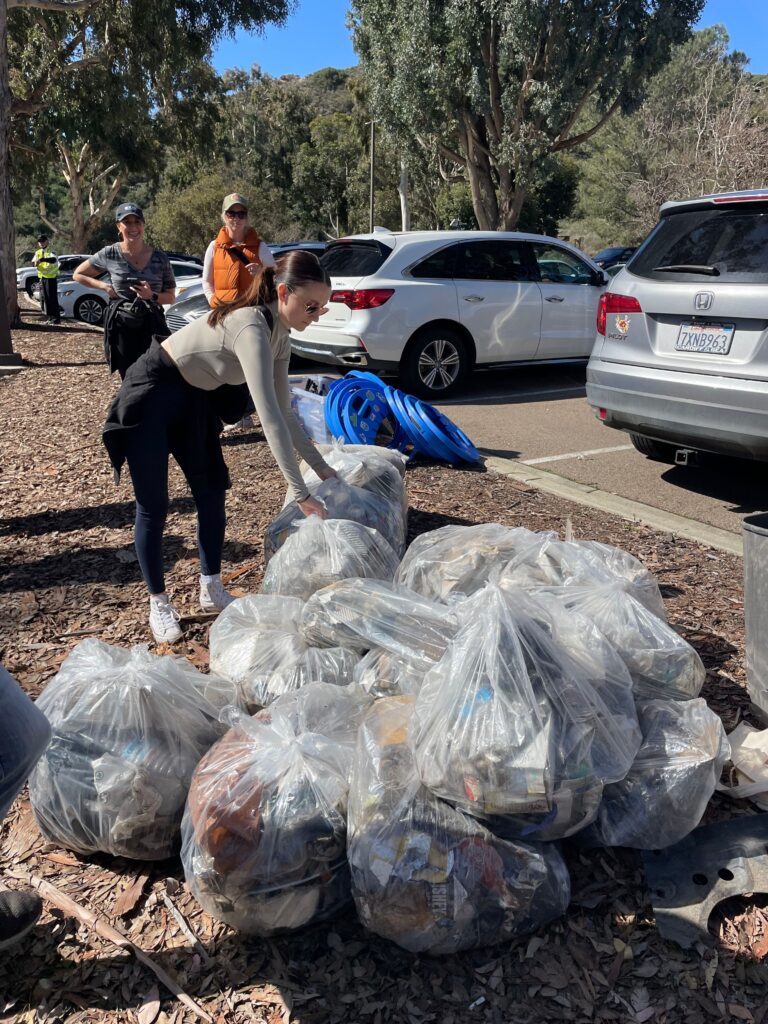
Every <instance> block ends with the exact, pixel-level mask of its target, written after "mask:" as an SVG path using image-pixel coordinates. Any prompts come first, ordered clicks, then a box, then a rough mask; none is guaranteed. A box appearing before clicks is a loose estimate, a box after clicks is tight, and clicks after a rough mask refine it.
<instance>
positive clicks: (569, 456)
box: [520, 444, 634, 466]
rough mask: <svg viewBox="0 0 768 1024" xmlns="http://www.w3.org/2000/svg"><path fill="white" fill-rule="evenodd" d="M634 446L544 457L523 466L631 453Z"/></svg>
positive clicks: (624, 445) (626, 445)
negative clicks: (610, 453) (588, 456)
mask: <svg viewBox="0 0 768 1024" xmlns="http://www.w3.org/2000/svg"><path fill="white" fill-rule="evenodd" d="M633 448H634V445H631V444H618V445H615V446H614V447H613V448H588V449H587V450H586V451H583V452H565V453H564V454H563V455H544V456H543V457H542V458H540V459H521V460H520V462H521V464H522V465H523V466H538V465H540V464H541V463H542V462H561V461H562V460H563V459H582V458H583V457H584V456H585V455H605V454H606V452H629V451H632V449H633Z"/></svg>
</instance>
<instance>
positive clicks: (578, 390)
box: [436, 384, 586, 405]
mask: <svg viewBox="0 0 768 1024" xmlns="http://www.w3.org/2000/svg"><path fill="white" fill-rule="evenodd" d="M585 392H586V388H585V387H584V385H583V384H577V385H574V387H570V388H546V389H545V390H543V391H511V392H510V393H509V394H506V395H471V396H470V397H469V398H446V399H445V400H444V401H438V402H437V403H436V404H437V405H474V404H475V403H477V402H497V401H499V400H500V399H504V398H541V396H542V395H583V394H585Z"/></svg>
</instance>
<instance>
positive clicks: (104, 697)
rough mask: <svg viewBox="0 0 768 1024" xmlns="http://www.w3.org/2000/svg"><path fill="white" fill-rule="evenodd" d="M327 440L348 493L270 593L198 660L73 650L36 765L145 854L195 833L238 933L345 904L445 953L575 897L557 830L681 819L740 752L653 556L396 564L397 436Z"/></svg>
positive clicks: (70, 840)
mask: <svg viewBox="0 0 768 1024" xmlns="http://www.w3.org/2000/svg"><path fill="white" fill-rule="evenodd" d="M327 458H328V461H329V462H330V463H331V464H332V465H333V466H334V468H335V469H336V470H337V472H338V474H339V477H338V479H336V478H334V479H331V480H328V481H325V482H324V483H320V482H319V481H318V480H317V479H316V478H315V479H314V480H312V479H311V472H310V471H309V470H308V469H307V470H305V474H306V478H307V480H308V484H309V486H310V487H311V488H312V489H313V493H315V494H316V495H318V496H321V497H322V496H325V498H327V499H328V502H327V503H328V505H329V508H331V507H335V508H336V511H337V512H338V515H337V516H335V517H334V516H332V517H331V518H329V519H328V520H325V521H320V520H319V519H318V518H317V517H310V518H309V519H307V520H304V519H303V517H301V516H298V517H297V516H296V509H295V508H293V509H292V508H291V506H290V505H289V506H286V508H285V509H284V510H283V512H282V513H281V514H280V516H278V517H277V519H276V520H275V521H274V522H273V524H272V525H271V526H270V528H269V530H268V531H267V533H268V539H269V543H268V544H267V548H268V550H269V551H270V554H271V559H270V561H269V564H268V566H267V572H266V575H265V579H264V586H263V591H264V592H263V593H260V594H254V595H251V596H249V597H244V598H239V599H237V600H235V601H234V602H233V603H232V604H231V605H229V607H227V608H226V609H225V610H224V611H223V612H222V613H221V614H220V615H219V616H218V618H217V620H216V621H215V623H214V624H213V625H212V627H211V630H210V666H211V674H210V675H209V676H203V675H201V674H200V673H198V672H196V671H195V670H194V669H193V668H192V667H191V666H189V665H188V664H187V663H186V662H185V661H183V659H175V658H167V657H166V658H158V657H156V656H153V655H150V654H149V653H148V652H147V651H146V649H141V648H137V649H135V650H134V651H130V652H129V651H121V650H117V649H115V648H110V647H108V645H106V644H101V643H99V642H98V641H85V642H83V643H82V644H81V645H80V646H79V647H78V648H77V649H76V650H75V651H74V652H73V653H72V654H71V655H70V657H69V658H68V659H67V660H66V661H65V662H64V664H63V665H62V667H61V670H60V672H59V674H58V676H57V677H56V678H55V679H54V680H53V681H52V683H51V684H50V685H49V687H48V688H47V689H46V691H45V693H44V694H43V697H42V698H41V700H40V706H41V708H42V709H43V710H44V711H45V713H46V714H47V715H48V716H49V718H50V719H51V723H52V726H53V735H54V739H53V742H52V744H51V747H50V748H49V750H48V752H47V754H46V755H45V756H44V757H43V759H42V760H41V762H40V763H39V765H38V767H37V768H36V769H35V772H34V774H33V777H32V780H31V783H30V789H31V797H32V805H33V810H34V813H35V816H36V818H37V820H38V822H39V823H40V827H41V830H42V831H43V832H44V834H45V835H46V836H47V837H48V838H50V839H53V840H55V841H57V842H60V843H61V844H62V845H64V846H67V847H69V848H70V849H73V850H77V851H79V852H91V851H95V850H103V851H106V852H110V853H116V854H121V855H123V856H129V857H135V858H139V859H151V858H160V857H165V856H168V855H169V854H171V853H173V852H174V851H175V850H176V849H178V844H179V839H180V831H181V832H182V833H183V849H182V859H183V864H184V870H185V874H186V877H187V880H188V883H189V885H190V887H191V889H192V891H193V892H194V894H195V895H196V897H197V898H198V900H199V901H200V903H201V904H202V905H203V906H204V907H205V908H206V909H207V910H208V911H209V912H210V913H211V914H213V915H215V916H216V917H218V918H219V919H220V920H222V921H225V922H227V923H228V924H230V925H232V926H233V927H235V928H237V929H239V930H241V931H243V932H248V933H251V934H255V935H260V936H269V935H272V934H274V933H275V932H278V931H285V930H294V929H298V928H302V927H305V926H307V925H309V924H311V923H313V922H317V921H322V920H325V919H327V918H330V917H331V916H332V915H334V914H335V913H337V912H338V911H339V910H340V909H341V908H342V907H343V906H345V905H346V904H347V903H348V902H349V901H350V900H354V905H355V907H356V909H357V912H358V915H359V917H360V920H361V921H362V922H363V924H364V925H365V926H366V927H367V928H369V929H370V930H372V931H374V932H376V933H377V934H379V935H382V936H384V937H386V938H388V939H390V940H391V941H393V942H395V943H397V944H398V945H400V946H402V947H403V948H404V949H407V950H411V951H413V952H418V953H427V954H433V955H438V954H445V953H453V952H457V951H459V950H464V949H471V948H476V947H479V946H483V945H488V944H492V943H498V942H504V941H508V940H509V939H511V938H513V937H515V936H519V935H522V934H525V933H526V932H529V931H531V930H534V929H536V928H538V927H540V926H542V925H544V924H546V923H547V922H548V921H551V920H552V919H553V918H555V917H557V916H559V915H561V914H562V913H563V912H564V911H565V909H566V907H567V905H568V901H569V898H570V881H569V876H568V871H567V868H566V866H565V862H564V860H563V857H562V852H561V841H562V840H564V839H568V838H570V837H575V838H576V840H577V841H578V843H579V844H580V846H581V847H582V848H588V847H599V846H607V845H610V846H613V845H620V846H627V847H634V848H637V849H661V848H664V847H665V846H669V845H671V844H673V843H675V842H677V841H678V840H680V839H681V838H683V837H684V836H685V835H687V834H688V833H689V832H690V831H692V830H693V829H694V828H695V827H696V826H697V825H698V824H699V822H700V820H701V817H702V815H703V813H704V809H705V807H706V805H707V802H708V801H709V799H710V798H711V796H712V793H713V792H714V789H715V787H716V785H717V783H718V780H719V776H720V773H721V770H722V767H723V765H724V763H725V761H726V759H727V758H728V756H729V746H728V742H727V740H726V737H725V733H724V730H723V727H722V724H721V722H720V720H719V718H718V717H717V715H715V714H714V713H713V712H712V711H710V710H709V708H708V707H707V705H706V703H705V702H704V701H703V700H702V699H701V698H700V697H699V693H700V691H701V687H702V684H703V681H704V667H703V665H702V663H701V660H700V659H699V657H698V655H697V654H696V652H695V650H694V649H693V648H692V647H691V646H690V644H688V643H687V642H686V641H685V640H684V639H683V638H682V637H681V636H680V635H679V634H678V633H677V632H676V631H675V630H674V629H673V628H672V627H671V626H670V625H669V623H668V622H667V619H666V615H665V612H664V605H663V601H662V597H661V593H660V591H659V588H658V585H657V583H656V580H655V579H654V577H653V576H652V574H651V573H649V572H648V571H647V570H646V569H645V567H644V566H643V565H642V563H641V562H639V561H638V560H637V559H636V558H634V557H633V556H632V555H630V554H628V553H627V552H625V551H622V550H620V549H619V548H615V547H612V546H610V545H606V544H600V543H597V542H592V541H563V540H560V539H559V538H558V537H557V536H556V535H555V534H553V533H535V532H533V531H530V530H527V529H523V528H508V527H503V526H500V525H498V524H493V523H490V524H482V525H479V526H469V527H460V526H450V527H445V528H443V529H440V530H436V531H433V532H431V533H427V534H423V535H421V536H420V537H418V538H417V539H416V540H415V541H414V542H413V544H412V545H411V547H410V548H409V550H408V551H407V553H406V554H405V557H403V558H402V559H401V560H400V556H401V553H402V546H403V544H404V538H405V522H406V516H405V501H404V495H405V491H404V486H403V461H402V459H401V457H400V456H399V455H398V454H397V453H394V452H389V453H386V454H381V453H380V451H378V450H377V451H375V452H366V451H363V452H359V451H356V450H351V449H350V448H343V447H339V446H337V447H335V448H333V449H332V450H331V451H330V452H329V453H328V455H327ZM334 496H335V497H334ZM336 498H338V499H339V500H338V505H336V506H334V502H335V501H336ZM366 509H367V510H368V511H366ZM369 512H370V515H369ZM185 666H186V667H185ZM187 794H188V796H187ZM185 800H186V811H185V812H184V822H183V826H181V817H182V810H183V808H184V803H185Z"/></svg>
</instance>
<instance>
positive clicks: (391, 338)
mask: <svg viewBox="0 0 768 1024" xmlns="http://www.w3.org/2000/svg"><path fill="white" fill-rule="evenodd" d="M322 263H323V266H324V267H325V268H326V270H327V271H328V273H329V274H330V276H331V283H332V292H331V298H330V304H329V307H328V311H327V312H326V313H324V314H323V315H322V316H321V317H320V319H319V320H318V321H317V322H316V323H314V324H311V325H310V326H309V327H308V328H306V330H304V331H303V332H302V333H301V334H295V335H292V337H291V346H292V349H293V351H294V352H295V353H296V354H297V355H299V356H303V357H305V358H307V359H313V360H316V361H320V362H324V363H335V364H338V365H340V366H345V367H347V368H350V369H352V368H358V369H362V368H366V369H372V370H381V371H396V372H397V373H399V376H400V380H401V382H402V384H403V387H404V388H405V390H407V391H409V392H411V393H413V394H419V395H424V396H426V397H429V398H432V399H439V398H443V397H446V396H448V395H450V394H452V393H454V392H455V391H456V390H458V388H460V387H461V385H462V384H463V382H464V381H465V380H466V378H467V376H468V375H469V373H470V372H471V371H472V370H473V369H474V368H476V367H477V368H480V367H490V366H508V365H511V364H523V363H531V362H585V361H586V360H587V358H588V357H589V353H590V351H591V349H592V344H593V342H594V319H593V318H594V317H595V315H596V313H597V304H598V300H599V298H600V295H601V293H602V291H603V289H604V288H605V285H606V282H607V278H606V276H605V274H604V273H603V271H602V270H601V269H600V268H599V267H597V266H596V265H595V263H594V262H593V261H592V260H590V259H589V257H588V256H585V255H584V253H582V252H580V251H579V250H578V249H577V248H576V247H575V246H573V245H570V244H569V243H568V242H562V241H559V240H557V239H554V238H549V237H547V236H545V235H530V234H522V233H519V232H499V231H412V232H391V231H387V230H384V229H376V230H375V231H374V232H373V233H370V234H363V235H353V236H351V237H349V238H340V239H337V240H336V241H333V242H330V243H329V244H328V248H327V249H326V251H325V254H324V255H323V257H322Z"/></svg>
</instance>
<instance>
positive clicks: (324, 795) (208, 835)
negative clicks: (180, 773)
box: [181, 683, 371, 936]
mask: <svg viewBox="0 0 768 1024" xmlns="http://www.w3.org/2000/svg"><path fill="white" fill-rule="evenodd" d="M370 703H371V699H370V698H369V697H367V696H366V695H365V694H364V693H363V692H362V691H361V690H359V689H358V688H357V687H347V688H343V687H337V686H332V685H330V684H328V683H309V684H308V685H307V686H305V687H304V688H303V689H301V690H297V691H294V692H293V693H288V694H285V695H284V696H282V697H279V698H278V699H277V700H276V701H275V702H274V703H273V704H272V705H271V706H270V707H269V708H268V709H267V710H265V711H262V712H260V713H259V714H258V715H256V716H254V717H253V718H249V717H248V716H247V715H243V714H242V713H237V712H235V713H234V714H232V715H231V716H230V720H231V722H232V728H230V730H229V731H228V732H227V733H226V735H225V736H224V737H223V738H222V739H221V740H219V742H218V743H217V744H216V745H215V746H214V747H213V748H212V749H211V750H210V751H209V752H208V753H207V754H206V756H205V757H204V758H203V759H202V761H201V762H200V764H199V765H198V766H197V769H196V770H195V773H194V775H193V777H192V783H191V786H190V790H189V800H188V802H187V810H186V813H185V816H184V823H183V826H182V833H183V847H182V855H181V857H182V863H183V865H184V873H185V876H186V879H187V882H188V883H189V886H190V889H191V890H192V892H193V893H194V895H195V896H196V898H197V899H198V901H199V902H200V903H201V904H202V906H203V907H205V909H206V910H207V911H208V912H209V913H211V914H213V915H214V916H215V917H217V918H219V919H220V920H222V921H225V922H226V923H227V924H229V925H231V926H232V927H233V928H237V929H238V930H239V931H242V932H246V933H248V934H251V935H261V936H267V935H272V934H274V933H275V932H279V931H290V930H294V929H296V928H301V927H304V926H305V925H308V924H310V923H312V922H316V921H322V920H324V919H326V918H328V917H331V916H333V915H334V914H336V913H337V912H338V911H339V910H340V909H341V908H342V907H344V905H345V904H347V903H348V902H349V901H350V897H351V889H350V882H349V869H348V866H347V858H346V833H347V815H346V810H347V794H348V790H349V779H350V773H351V764H352V757H353V755H354V749H355V742H356V738H357V729H358V726H359V724H360V721H361V719H362V717H363V714H364V712H365V710H366V708H367V707H368V705H369V704H370Z"/></svg>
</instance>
